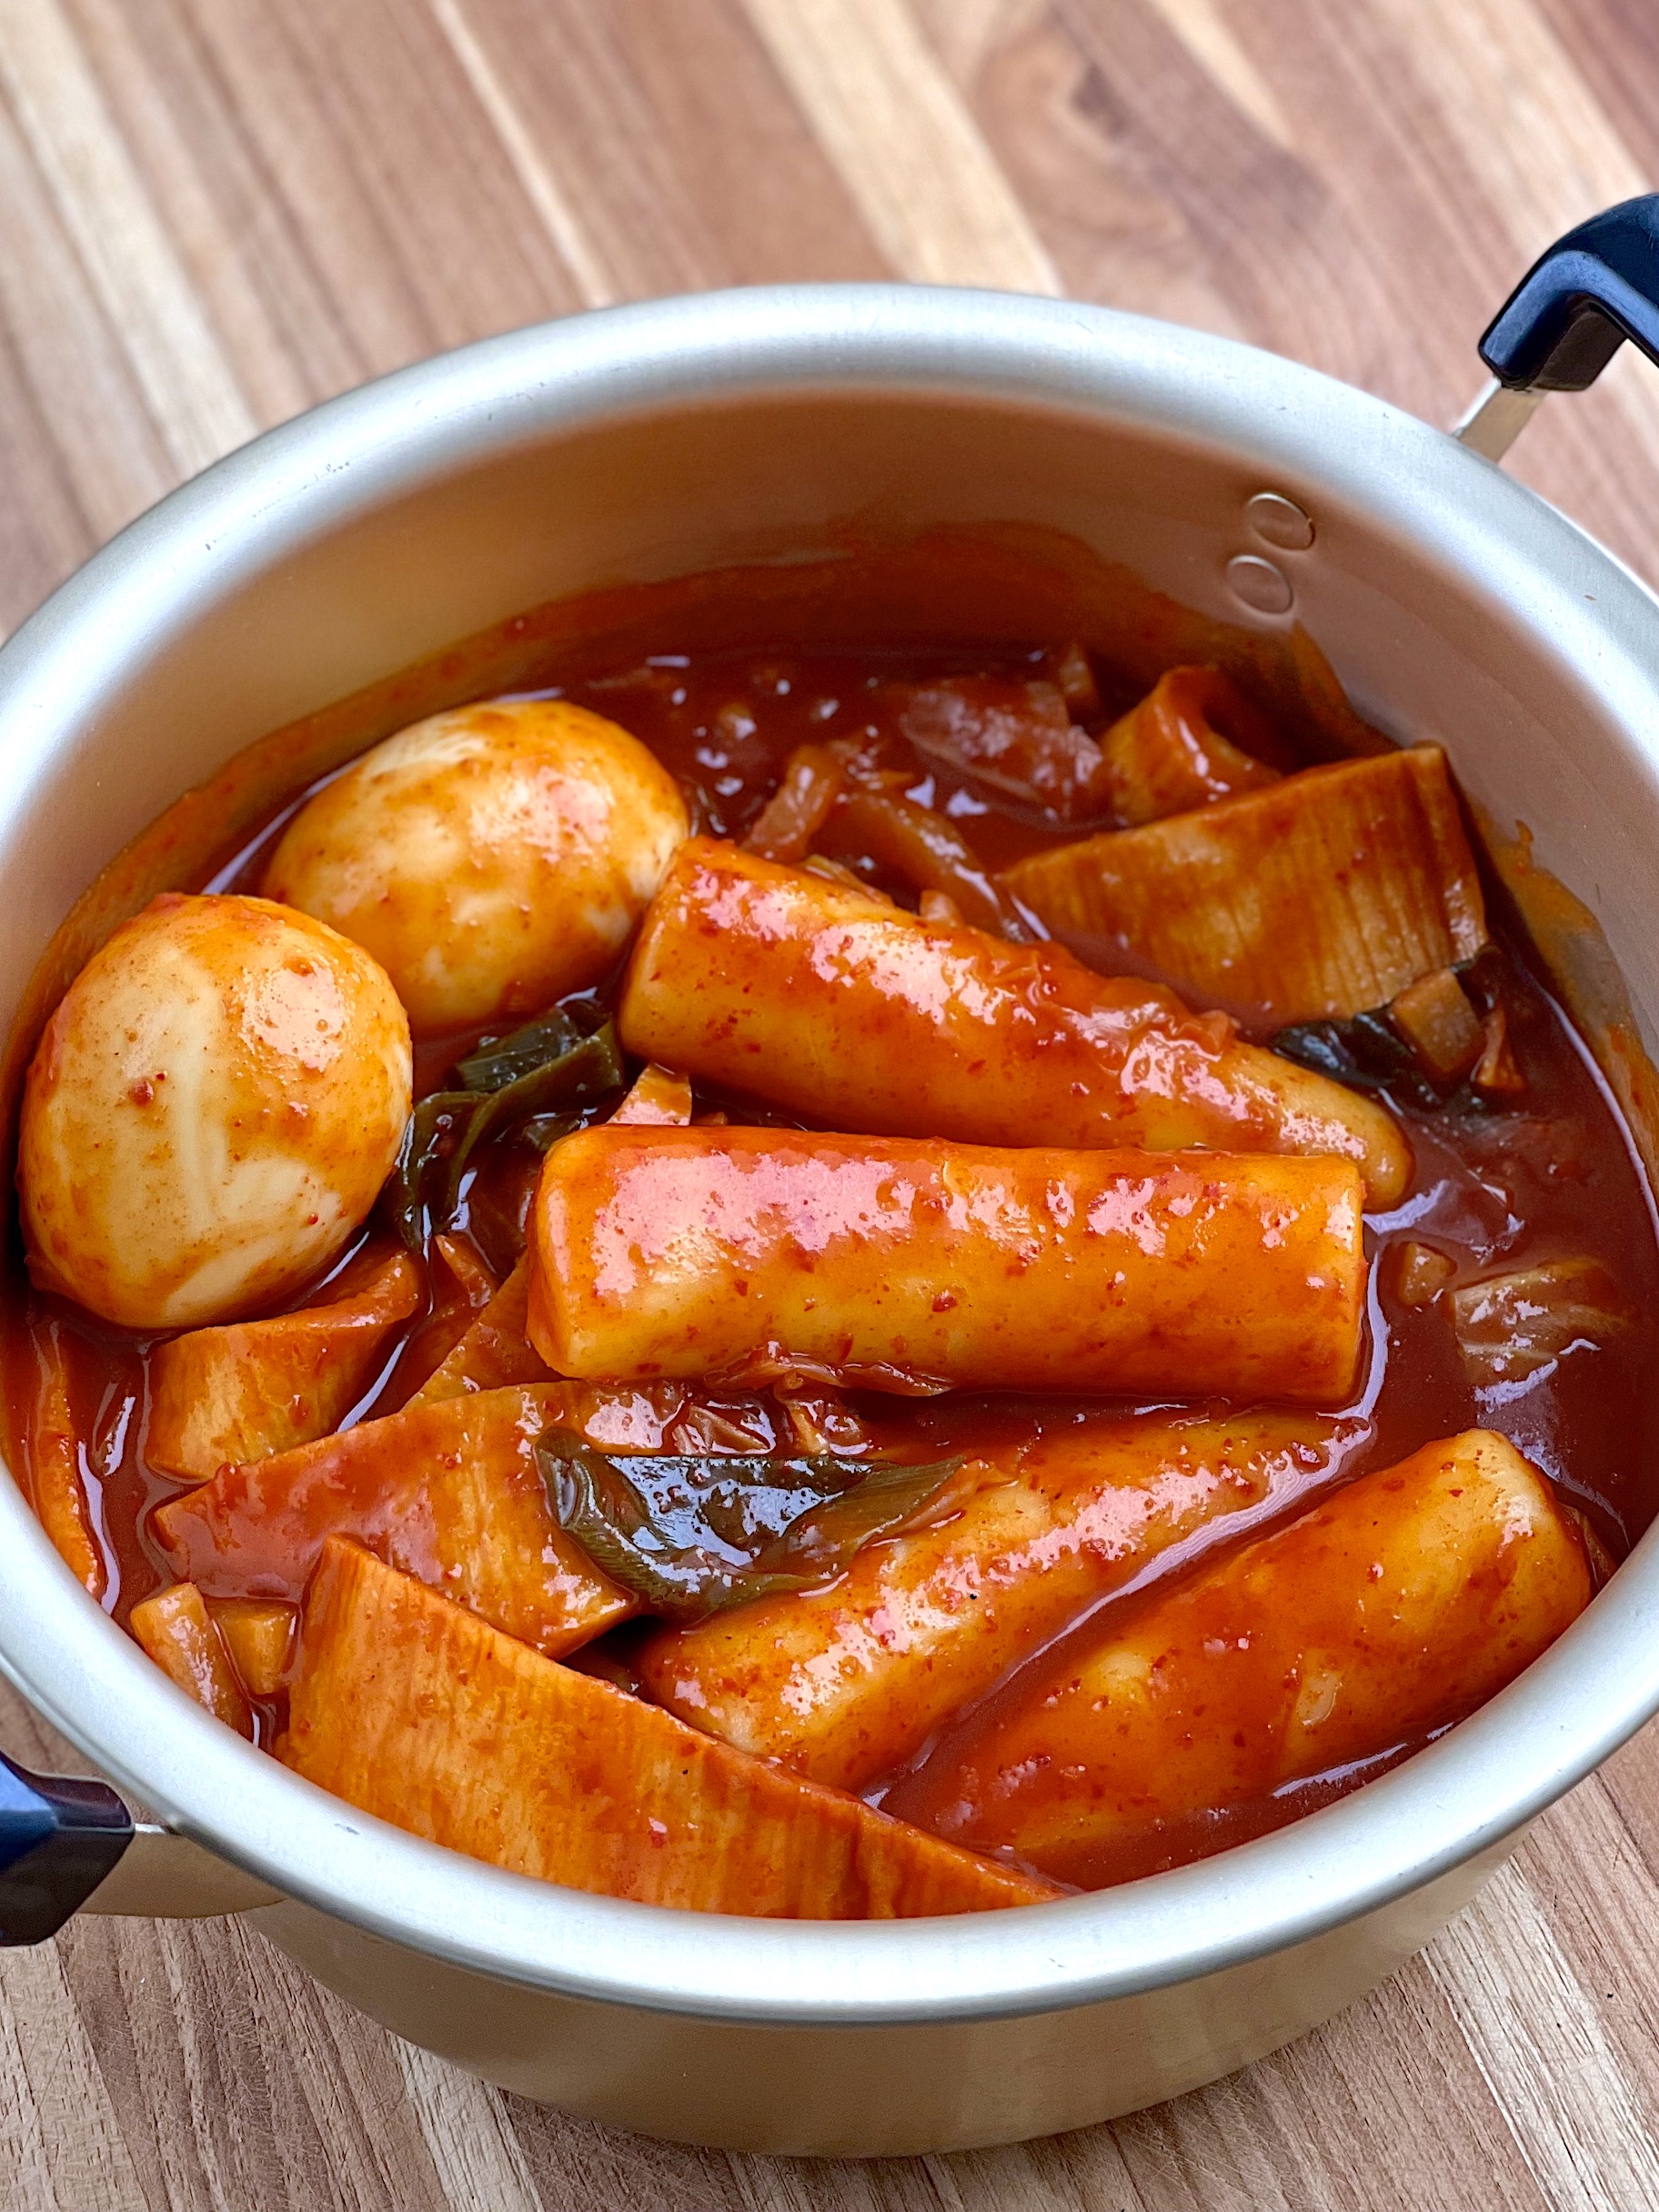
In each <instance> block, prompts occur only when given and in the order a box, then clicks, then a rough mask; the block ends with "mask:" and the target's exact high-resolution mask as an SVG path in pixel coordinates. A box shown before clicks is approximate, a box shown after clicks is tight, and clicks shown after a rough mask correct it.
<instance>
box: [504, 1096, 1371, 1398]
mask: <svg viewBox="0 0 1659 2212" xmlns="http://www.w3.org/2000/svg"><path fill="white" fill-rule="evenodd" d="M1360 1228H1361V1189H1360V1179H1359V1175H1358V1172H1357V1171H1356V1170H1355V1169H1354V1168H1353V1167H1352V1166H1351V1165H1350V1163H1349V1162H1348V1161H1343V1160H1332V1159H1318V1160H1312V1159H1310V1160H1300V1159H1274V1158H1271V1157H1263V1156H1249V1155H1246V1156H1242V1157H1239V1156H1232V1155H1229V1154H1222V1153H1216V1154H1197V1155H1190V1156H1187V1157H1176V1156H1171V1155H1170V1154H1167V1153H1157V1152H1116V1151H1099V1152H1062V1151H1047V1150H1042V1149H1038V1148H1031V1149H1029V1150H1026V1151H1012V1150H1008V1151H994V1150H992V1149H991V1148H990V1147H989V1146H981V1145H966V1144H946V1143H939V1142H935V1143H930V1142H927V1141H920V1140H912V1139H907V1138H902V1137H887V1138H873V1137H871V1138H851V1137H828V1136H814V1135H811V1134H809V1133H805V1132H797V1131H789V1130H752V1129H638V1128H627V1129H618V1128H615V1127H605V1128H598V1129H590V1130H584V1131H581V1132H580V1133H578V1135H576V1136H573V1137H569V1138H567V1139H566V1140H565V1141H564V1142H563V1143H562V1144H559V1145H557V1146H556V1147H555V1148H554V1150H553V1151H551V1152H549V1153H548V1160H547V1163H546V1165H545V1166H544V1167H543V1169H542V1172H541V1180H540V1182H539V1183H538V1187H537V1192H536V1203H535V1210H534V1213H533V1216H532V1225H531V1237H530V1251H531V1273H530V1301H529V1336H530V1342H531V1343H532V1344H534V1345H535V1347H536V1349H537V1351H538V1352H540V1353H541V1355H542V1357H543V1358H544V1359H545V1360H546V1361H547V1362H548V1366H549V1367H551V1368H552V1370H553V1371H554V1372H555V1373H556V1374H566V1375H576V1376H578V1377H582V1378H584V1379H587V1380H589V1381H613V1380H617V1381H638V1380H645V1379H649V1378H653V1377H656V1376H670V1377H685V1378H690V1379H694V1380H697V1381H708V1382H717V1383H718V1382H764V1381H768V1380H770V1379H773V1378H778V1377H784V1378H789V1377H807V1378H810V1379H816V1380H819V1381H823V1382H850V1383H855V1384H856V1383H864V1384H866V1385H868V1386H871V1387H873V1388H875V1389H878V1390H883V1389H884V1390H898V1391H903V1392H908V1391H913V1390H917V1389H921V1390H936V1389H940V1388H945V1387H952V1386H953V1387H966V1388H970V1389H973V1388H980V1389H986V1388H993V1387H994V1388H1001V1389H1004V1390H1029V1391H1039V1390H1044V1389H1048V1390H1056V1389H1068V1390H1083V1391H1116V1392H1121V1393H1132V1392H1146V1393H1158V1392H1161V1393H1168V1394H1170V1395H1171V1396H1175V1395H1179V1396H1183V1397H1202V1396H1206V1395H1212V1394H1214V1395H1227V1396H1235V1397H1242V1398H1255V1397H1269V1398H1278V1399H1282V1400H1286V1401H1289V1402H1291V1403H1300V1404H1312V1405H1321V1404H1329V1403H1332V1401H1341V1400H1342V1398H1344V1397H1345V1396H1346V1395H1347V1394H1348V1392H1349V1390H1350V1388H1351V1387H1352V1382H1353V1377H1354V1372H1355V1368H1356V1365H1357V1362H1358V1357H1359V1348H1360V1323H1361V1319H1362V1311H1363V1300H1364V1286H1365V1263H1364V1255H1363V1252H1362V1245H1361V1235H1360Z"/></svg>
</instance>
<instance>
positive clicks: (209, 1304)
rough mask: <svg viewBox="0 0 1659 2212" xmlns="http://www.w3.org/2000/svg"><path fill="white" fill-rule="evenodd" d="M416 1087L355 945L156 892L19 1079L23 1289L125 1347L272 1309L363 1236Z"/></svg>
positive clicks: (284, 919)
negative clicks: (136, 1336) (117, 1325)
mask: <svg viewBox="0 0 1659 2212" xmlns="http://www.w3.org/2000/svg"><path fill="white" fill-rule="evenodd" d="M411 1087H412V1066H411V1054H410V1046H409V1025H408V1022H407V1019H406V1017H405V1015H404V1011H403V1008H402V1007H401V1006H400V1005H399V1003H398V1000H397V993H396V992H395V991H394V990H393V989H392V985H391V981H390V980H389V978H388V977H387V974H386V971H385V970H384V969H382V968H381V967H379V966H378V964H377V962H376V961H375V960H372V959H371V958H370V957H369V955H368V954H367V952H365V951H364V950H363V949H362V947H361V946H359V945H354V944H352V943H350V942H349V941H348V940H347V939H346V938H344V937H342V936H340V935H339V933H338V932H337V930H331V929H329V928H328V927H327V925H326V924H325V923H323V922H320V921H317V920H314V919H313V918H312V917H311V916H310V915H308V914H297V913H294V912H292V911H291V910H289V909H287V908H286V907H281V906H276V905H273V904H272V903H271V901H270V900H266V899H240V898H199V899H197V898H186V897H184V896H182V895H180V894H178V893H176V892H168V893H166V894H165V895H164V896H163V897H161V898H159V899H156V900H153V901H152V902H151V904H150V905H149V906H147V907H146V909H145V910H144V912H143V913H142V914H139V915H137V916H136V918H135V919H134V920H131V921H129V922H127V923H126V924H125V925H124V926H123V927H122V928H121V929H119V930H116V933H115V935H114V936H113V937H112V938H111V939H110V940H109V941H108V943H107V944H106V945H105V946H104V948H103V950H101V951H99V952H96V953H95V954H94V955H93V957H92V959H91V960H88V961H87V963H86V965H85V968H83V969H82V970H81V972H80V974H79V975H78V976H77V977H76V978H75V981H74V982H73V983H72V984H71V985H70V986H69V989H68V990H67V991H66V992H65V996H64V998H63V1000H62V1002H61V1003H60V1004H59V1006H58V1009H57V1011H56V1012H55V1014H54V1015H53V1017H52V1019H51V1021H49V1022H48V1023H47V1025H46V1031H45V1035H44V1036H43V1037H42V1039H41V1041H40V1045H39V1049H38V1050H37V1051H36V1052H35V1059H34V1061H33V1063H32V1065H31V1066H30V1069H29V1073H28V1080H27V1082H26V1084H25V1091H24V1102H23V1126H22V1134H21V1138H20V1141H19V1148H18V1162H17V1180H18V1185H19V1189H20V1191H21V1196H22V1210H23V1223H24V1232H25V1238H26V1241H27V1246H28V1261H29V1272H30V1274H31V1276H32V1277H33V1279H34V1281H35V1283H36V1284H37V1285H38V1286H39V1287H40V1288H41V1289H43V1290H52V1291H59V1292H64V1293H65V1294H66V1295H67V1296H68V1297H70V1298H74V1299H76V1300H78V1301H79V1302H80V1303H81V1304H82V1305H84V1306H86V1307H89V1308H90V1309H91V1311H92V1312H95V1313H97V1314H100V1315H101V1316H102V1317H103V1318H104V1319H105V1320H106V1321H112V1322H121V1323H123V1324H124V1325H125V1326H126V1327H128V1328H135V1329H176V1328H191V1327H196V1326H198V1325H200V1324H202V1323H204V1322H220V1321H229V1320H234V1319H237V1318H240V1317H242V1316H245V1315H246V1314H249V1313H253V1312H259V1311H261V1310H262V1309H265V1308H266V1307H269V1306H271V1305H274V1304H276V1303H277V1302H279V1301H281V1300H282V1299H283V1298H285V1297H289V1296H292V1295H293V1294H294V1293H295V1292H297V1291H298V1290H300V1289H302V1288H303V1286H304V1285H305V1283H306V1282H307V1279H308V1278H310V1277H312V1276H314V1275H315V1274H317V1272H319V1271H320V1270H321V1269H322V1268H324V1267H326V1266H327V1264H328V1262H330V1261H331V1260H332V1259H334V1258H335V1257H336V1256H337V1253H338V1252H340V1251H341V1250H342V1249H343V1248H344V1246H345V1245H346V1243H347V1240H348V1239H349V1238H350V1236H351V1234H352V1232H353V1231H354V1230H356V1229H357V1227H358V1226H359V1224H360V1223H361V1222H363V1221H364V1219H365V1218H366V1217H367V1213H368V1211H369V1208H370V1207H371V1206H372V1205H373V1204H374V1202H375V1199H376V1196H377V1193H378V1191H379V1189H380V1186H381V1184H382V1183H383V1182H384V1181H385V1180H386V1177H387V1172H388V1171H389V1170H390V1168H391V1165H392V1162H393V1161H394V1159H395V1158H396V1156H397V1147H398V1143H399V1141H400V1140H401V1138H402V1135H403V1130H404V1125H405V1123H406V1122H407V1120H408V1115H409V1101H410V1095H411Z"/></svg>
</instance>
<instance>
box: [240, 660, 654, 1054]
mask: <svg viewBox="0 0 1659 2212" xmlns="http://www.w3.org/2000/svg"><path fill="white" fill-rule="evenodd" d="M688 829H689V823H688V821H687V818H686V808H685V801H684V800H683V799H681V797H680V795H679V787H678V785H677V784H676V783H675V781H674V779H673V778H672V777H671V776H670V775H669V772H668V770H667V769H665V768H664V767H663V766H662V764H661V762H660V761H659V760H658V759H656V758H655V757H654V755H652V754H651V753H649V751H648V750H647V749H646V748H645V747H644V746H643V745H642V744H641V743H640V742H639V740H638V738H634V737H630V736H629V735H628V731H627V730H626V729H618V726H617V724H616V723H615V722H608V721H607V720H606V719H604V717H603V716H602V715H597V714H589V713H588V711H587V710H586V709H583V708H581V707H572V706H568V705H567V704H566V703H565V702H564V701H563V700H558V699H516V700H505V699H501V700H485V701H483V702H482V703H480V704H479V705H477V706H472V707H460V708H457V709H454V710H453V711H452V712H450V713H448V714H437V715H434V716H433V717H432V718H431V719H430V720H429V721H425V722H417V723H416V724H415V725H414V727H413V728H412V729H406V730H403V731H401V732H400V733H399V734H398V735H397V737H395V738H388V739H387V740H386V742H385V743H384V744H382V745H377V746H376V747H375V749H374V750H373V751H372V752H369V753H366V754H365V755H364V757H363V759H361V760H359V761H358V762H357V764H356V766H355V767H353V768H352V769H349V770H348V771H347V773H346V774H345V775H344V776H341V777H340V778H338V779H337V781H335V782H334V783H331V784H329V785H328V786H327V788H326V789H323V790H321V791H319V792H318V793H317V796H316V797H315V798H314V799H310V800H308V801H307V804H306V805H305V806H304V807H302V808H301V809H300V811H299V812H298V814H297V815H296V816H295V818H294V819H293V821H292V822H291V823H290V824H289V826H288V828H287V830H286V831H285V832H284V834H283V837H282V840H281V842H280V843H279V844H278V845H277V850H276V852H275V853H274V854H273V855H272V858H271V862H270V867H269V869H268V870H267V871H266V879H265V886H264V888H265V890H266V893H267V894H268V895H269V896H270V897H271V898H273V899H280V900H284V901H285V902H286V903H287V904H288V905H289V906H297V907H299V908H301V909H303V910H304V911H305V912H306V913H307V914H316V915H317V916H319V917H320V918H321V919H322V920H325V921H328V922H332V923H333V925H334V927H335V928H336V929H337V930H343V931H344V932H345V934H346V935H347V937H350V938H354V939H355V940H357V943H358V944H360V945H365V946H367V949H368V950H369V951H371V952H372V953H373V954H374V956H375V958H376V959H377V960H379V961H380V963H381V965H382V966H383V967H384V968H385V969H386V971H387V974H388V975H389V976H390V977H391V979H392V980H393V982H394V983H395V984H396V985H397V993H398V996H399V997H400V998H401V999H402V1000H403V1003H404V1005H405V1006H406V1007H407V1009H408V1014H409V1020H410V1021H412V1022H413V1024H414V1026H415V1028H416V1030H417V1031H418V1032H420V1033H422V1034H426V1035H430V1034H433V1033H435V1032H437V1031H444V1030H449V1029H459V1028H462V1027H464V1026H466V1025H467V1024H468V1023H475V1022H481V1021H495V1020H496V1019H498V1017H514V1016H521V1015H526V1014H532V1013H538V1012H539V1011H540V1010H541V1009H542V1008H543V1007H545V1006H547V1005H548V1003H549V1002H550V1001H551V1000H554V999H557V998H558V997H559V996H560V995H561V994H562V993H564V992H566V991H569V990H581V989H583V988H584V987H585V986H586V985H588V984H589V983H594V982H597V981H598V980H599V978H600V977H601V976H602V975H604V973H605V972H606V970H608V968H609V967H610V966H611V964H612V962H613V961H614V960H616V958H617V956H618V953H619V952H620V951H621V950H622V947H623V946H624V944H625V943H626V942H627V941H628V936H629V934H630V933H631V931H632V930H633V929H634V927H635V925H636V923H637V922H638V920H639V917H640V915H641V914H642V913H643V912H644V910H645V909H646V907H647V906H648V905H649V902H650V900H651V898H652V897H653V895H654V894H655V892H656V890H657V886H658V885H659V883H660V881H661V880H662V876H663V871H664V870H665V869H666V868H667V867H668V864H669V856H670V855H671V854H672V853H673V851H674V849H675V847H676V846H677V845H679V843H680V841H681V840H683V839H684V837H685V836H686V834H687V831H688Z"/></svg>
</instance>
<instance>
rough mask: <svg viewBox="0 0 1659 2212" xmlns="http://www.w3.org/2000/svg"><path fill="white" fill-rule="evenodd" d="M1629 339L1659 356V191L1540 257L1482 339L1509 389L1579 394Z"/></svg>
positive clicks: (1490, 363)
mask: <svg viewBox="0 0 1659 2212" xmlns="http://www.w3.org/2000/svg"><path fill="white" fill-rule="evenodd" d="M1626 338H1629V339H1630V340H1631V341H1632V343H1633V344H1634V345H1636V346H1639V347H1641V348H1642V351H1643V352H1644V354H1646V356H1647V357H1648V358H1649V360H1651V361H1659V193H1653V192H1648V193H1644V195H1643V196H1642V197H1641V198H1640V199H1634V200H1624V202H1622V203H1621V205H1620V206H1617V207H1609V208H1608V209H1607V210H1606V212H1605V213H1604V214H1603V215H1596V216H1591V218H1590V220H1589V221H1588V222H1587V223H1581V224H1580V225H1579V226H1578V228H1577V229H1576V230H1570V231H1568V233H1567V235H1566V236H1565V237H1564V238H1558V239H1557V240H1556V241H1555V243H1554V245H1553V246H1551V247H1550V249H1549V251H1548V252H1547V253H1545V254H1543V255H1541V256H1540V257H1539V258H1538V259H1537V260H1536V261H1535V262H1533V266H1532V267H1531V268H1530V269H1528V271H1527V273H1526V275H1525V276H1524V277H1523V278H1522V279H1521V282H1520V283H1519V284H1518V285H1517V286H1516V287H1515V288H1514V290H1513V292H1512V293H1511V294H1510V296H1509V297H1508V299H1507V300H1505V302H1504V303H1503V307H1502V308H1501V309H1500V310H1499V312H1498V314H1497V316H1496V317H1494V319H1493V323H1492V325H1491V327H1490V328H1489V329H1488V330H1487V332H1486V335H1485V336H1484V337H1483V338H1482V340H1481V358H1482V360H1483V361H1484V362H1485V364H1486V366H1487V367H1488V368H1489V369H1490V370H1491V371H1492V373H1493V376H1494V377H1496V378H1497V380H1498V382H1499V383H1500V384H1501V385H1502V386H1503V387H1504V389H1505V390H1507V391H1511V392H1523V391H1526V392H1582V391H1583V390H1584V387H1586V386H1587V385H1591V384H1594V382H1595V380H1596V378H1597V377H1599V376H1600V375H1601V373H1602V371H1603V369H1604V368H1605V367H1606V366H1607V364H1608V362H1609V361H1610V360H1612V358H1613V357H1614V354H1615V353H1616V352H1617V351H1618V349H1619V347H1621V346H1622V345H1623V344H1624V340H1625V339H1626Z"/></svg>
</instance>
